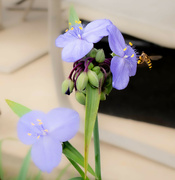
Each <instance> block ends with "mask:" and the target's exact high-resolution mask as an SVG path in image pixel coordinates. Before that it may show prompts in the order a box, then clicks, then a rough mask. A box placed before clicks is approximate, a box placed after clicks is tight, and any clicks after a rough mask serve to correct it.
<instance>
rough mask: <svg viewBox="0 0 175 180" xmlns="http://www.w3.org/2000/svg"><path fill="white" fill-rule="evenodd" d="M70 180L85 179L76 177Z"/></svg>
mask: <svg viewBox="0 0 175 180" xmlns="http://www.w3.org/2000/svg"><path fill="white" fill-rule="evenodd" d="M69 180H83V178H82V177H74V178H71V179H69Z"/></svg>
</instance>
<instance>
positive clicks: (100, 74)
mask: <svg viewBox="0 0 175 180" xmlns="http://www.w3.org/2000/svg"><path fill="white" fill-rule="evenodd" d="M103 77H104V74H103V73H102V72H101V71H100V72H99V73H98V80H99V81H100V79H104V78H103Z"/></svg>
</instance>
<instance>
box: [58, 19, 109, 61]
mask: <svg viewBox="0 0 175 180" xmlns="http://www.w3.org/2000/svg"><path fill="white" fill-rule="evenodd" d="M110 24H112V23H111V21H110V20H108V19H100V20H95V21H92V22H91V23H89V24H88V25H87V26H86V27H85V28H83V26H82V24H81V21H79V22H77V23H76V25H75V26H72V27H71V28H70V30H68V31H67V32H66V33H64V34H63V35H60V36H59V37H58V38H57V39H56V46H57V47H63V50H62V59H63V60H64V61H67V62H75V61H76V60H79V59H81V58H82V57H84V56H85V55H86V54H88V53H89V52H90V50H91V49H92V48H93V43H97V42H98V41H100V40H101V39H102V38H103V37H104V36H107V35H108V31H107V29H106V27H107V26H108V25H110Z"/></svg>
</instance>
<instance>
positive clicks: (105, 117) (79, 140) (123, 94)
mask: <svg viewBox="0 0 175 180" xmlns="http://www.w3.org/2000/svg"><path fill="white" fill-rule="evenodd" d="M70 4H73V5H74V7H75V9H76V11H77V14H78V15H79V17H80V19H81V20H82V21H83V23H85V24H86V23H88V22H90V21H92V20H95V19H101V18H108V19H110V20H111V21H112V22H113V23H114V24H115V25H116V26H117V27H118V28H119V29H120V30H121V32H122V33H123V35H124V37H125V40H126V43H128V42H132V43H133V44H134V47H135V49H136V50H137V52H138V54H141V53H142V51H144V52H145V53H147V54H148V55H150V56H152V55H160V56H161V57H162V58H161V59H160V60H158V61H152V64H153V68H152V70H149V68H148V67H147V66H146V65H138V69H137V74H136V76H134V77H132V78H131V79H130V83H129V85H128V87H127V88H126V89H124V90H122V91H117V90H115V89H113V90H112V92H111V94H110V96H109V97H107V100H106V101H104V102H101V104H100V109H99V111H100V114H99V121H100V122H99V124H100V138H101V143H102V144H101V158H102V160H101V162H102V176H103V179H104V180H116V179H117V180H128V179H130V180H140V179H142V180H148V179H150V180H151V179H154V180H165V179H167V180H174V178H175V140H174V139H175V129H174V128H175V79H174V77H175V71H174V67H175V66H174V65H175V61H174V57H175V50H174V49H175V22H174V18H175V11H174V9H175V2H174V1H171V0H168V1H163V0H147V1H146V2H145V1H139V0H132V1H131V0H130V1H129V0H128V1H122V0H108V1H105V0H89V1H83V0H62V1H61V0H0V111H1V115H0V139H3V138H7V137H13V138H16V137H17V133H16V124H17V122H18V117H17V116H16V115H15V114H14V113H13V112H12V111H11V110H10V109H9V107H8V106H7V104H6V103H5V99H10V100H13V101H15V102H18V103H20V104H23V105H25V106H27V107H29V108H30V109H38V110H42V111H44V112H48V111H49V110H50V109H52V108H55V107H58V106H59V107H61V106H64V107H72V108H74V109H75V110H77V111H78V112H79V113H80V116H81V119H82V121H81V128H80V133H78V134H77V135H76V137H75V138H73V139H72V140H71V142H72V144H73V145H75V147H77V149H78V150H79V151H80V152H82V153H83V146H84V143H83V138H84V137H83V128H84V124H83V121H84V107H83V106H81V105H79V104H78V103H77V102H76V101H75V98H74V93H73V94H71V95H70V96H69V97H67V96H65V95H62V94H61V88H60V87H61V83H62V81H63V80H64V79H65V78H66V77H67V76H68V74H69V72H70V70H71V68H72V64H70V63H65V62H63V61H62V60H61V49H59V48H57V47H55V39H56V38H57V37H58V36H59V35H60V34H61V33H63V32H64V30H65V29H66V28H67V24H68V22H67V19H68V10H69V7H70ZM95 47H96V48H105V49H104V50H105V53H106V56H108V57H109V55H110V53H111V51H110V49H109V46H108V43H107V38H103V39H102V41H100V42H99V43H97V44H95ZM28 149H29V147H28V146H26V145H23V144H22V143H21V142H19V141H14V140H5V141H4V142H3V145H2V161H3V167H4V172H5V178H6V179H8V178H10V177H15V176H17V174H18V172H19V169H20V166H21V164H22V159H23V158H24V156H25V155H26V153H27V151H28ZM93 153H94V152H93V145H91V150H90V164H91V165H92V167H94V160H93V157H94V156H93ZM68 164H69V162H68V161H67V160H66V158H65V157H63V158H62V162H61V164H60V165H59V166H58V168H56V169H55V170H54V171H53V172H52V173H51V174H47V173H42V179H56V177H57V176H58V174H59V173H61V170H62V169H63V168H64V167H66V166H67V165H68ZM30 172H31V173H30V174H32V175H35V174H37V172H38V170H37V168H36V167H35V165H34V164H33V163H31V167H30ZM74 175H76V174H75V171H74V170H73V168H71V167H69V168H68V169H67V171H66V173H65V174H64V175H63V177H62V179H63V180H64V179H65V180H66V179H68V178H70V177H72V176H74Z"/></svg>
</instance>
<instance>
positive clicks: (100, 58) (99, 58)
mask: <svg viewBox="0 0 175 180" xmlns="http://www.w3.org/2000/svg"><path fill="white" fill-rule="evenodd" d="M95 60H96V61H97V62H99V63H102V62H104V60H105V53H104V51H103V49H99V50H98V51H97V54H96V56H95Z"/></svg>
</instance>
